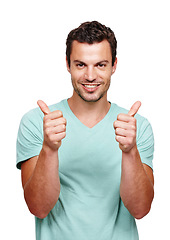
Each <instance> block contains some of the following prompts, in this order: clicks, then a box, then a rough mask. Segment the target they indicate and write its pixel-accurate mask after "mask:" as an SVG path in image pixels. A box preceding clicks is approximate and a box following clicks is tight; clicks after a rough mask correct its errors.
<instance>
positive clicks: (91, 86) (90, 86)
mask: <svg viewBox="0 0 170 240" xmlns="http://www.w3.org/2000/svg"><path fill="white" fill-rule="evenodd" d="M84 86H85V87H86V88H95V87H97V86H98V85H84Z"/></svg>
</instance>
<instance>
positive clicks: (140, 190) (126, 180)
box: [120, 146, 154, 219]
mask: <svg viewBox="0 0 170 240" xmlns="http://www.w3.org/2000/svg"><path fill="white" fill-rule="evenodd" d="M120 196H121V199H122V201H123V203H124V205H125V206H126V207H127V209H128V210H129V212H130V213H131V214H132V215H133V216H134V217H135V218H138V219H139V218H142V217H144V216H145V215H146V214H147V213H148V212H149V210H150V207H151V203H152V200H153V196H154V190H153V183H152V182H151V180H150V179H149V177H148V175H147V173H146V172H145V169H144V167H143V164H142V162H141V159H140V155H139V152H138V150H137V147H136V146H135V147H134V148H133V149H132V150H131V151H130V152H128V153H125V152H122V174H121V184H120Z"/></svg>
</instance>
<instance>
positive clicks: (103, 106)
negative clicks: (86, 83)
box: [68, 93, 110, 128]
mask: <svg viewBox="0 0 170 240" xmlns="http://www.w3.org/2000/svg"><path fill="white" fill-rule="evenodd" d="M68 104H69V107H70V109H71V110H72V112H73V113H74V115H75V116H76V117H77V118H78V119H79V120H80V121H81V122H82V123H83V124H84V125H86V126H88V127H90V128H91V127H93V126H95V125H96V124H97V123H98V122H100V121H101V120H102V119H103V118H104V117H105V115H106V114H107V113H108V111H109V109H110V103H109V102H108V101H107V94H105V95H104V96H103V97H102V98H101V99H100V100H98V101H97V102H86V101H84V100H83V99H82V98H81V97H79V96H78V95H77V94H76V93H73V96H72V97H71V98H69V99H68ZM87 116H88V118H87Z"/></svg>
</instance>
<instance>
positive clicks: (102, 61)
mask: <svg viewBox="0 0 170 240" xmlns="http://www.w3.org/2000/svg"><path fill="white" fill-rule="evenodd" d="M74 63H81V64H84V65H87V64H86V63H84V62H83V61H80V60H74ZM101 63H109V61H108V60H101V61H99V62H97V63H95V65H98V64H101Z"/></svg>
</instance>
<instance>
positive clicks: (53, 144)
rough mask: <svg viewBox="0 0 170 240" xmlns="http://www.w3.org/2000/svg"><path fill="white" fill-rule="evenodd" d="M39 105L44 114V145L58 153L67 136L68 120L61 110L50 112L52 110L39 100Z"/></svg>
mask: <svg viewBox="0 0 170 240" xmlns="http://www.w3.org/2000/svg"><path fill="white" fill-rule="evenodd" d="M37 104H38V106H39V107H40V109H41V111H42V112H43V113H44V119H43V131H44V142H43V145H44V146H48V147H49V148H50V149H51V150H54V151H56V150H58V149H59V147H60V146H61V140H62V139H63V138H65V136H66V119H65V118H64V117H63V114H62V112H61V111H59V110H56V111H54V112H50V109H49V108H48V106H47V105H46V104H45V103H44V102H43V101H42V100H39V101H38V102H37Z"/></svg>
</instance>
